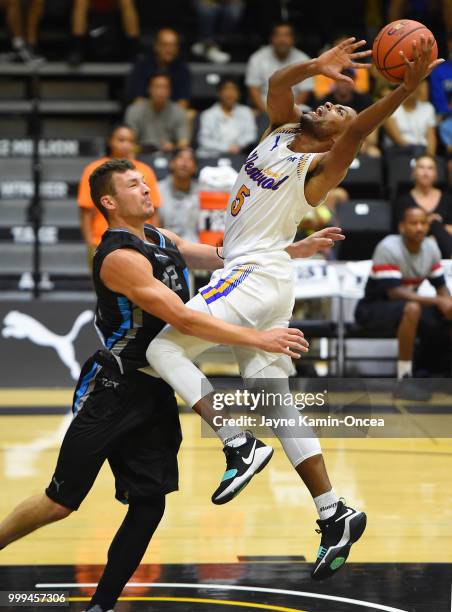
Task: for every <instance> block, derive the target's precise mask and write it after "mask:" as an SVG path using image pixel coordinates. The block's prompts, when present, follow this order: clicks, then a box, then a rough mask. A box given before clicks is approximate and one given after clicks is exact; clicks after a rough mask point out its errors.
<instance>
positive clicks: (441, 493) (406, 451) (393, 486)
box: [0, 414, 452, 565]
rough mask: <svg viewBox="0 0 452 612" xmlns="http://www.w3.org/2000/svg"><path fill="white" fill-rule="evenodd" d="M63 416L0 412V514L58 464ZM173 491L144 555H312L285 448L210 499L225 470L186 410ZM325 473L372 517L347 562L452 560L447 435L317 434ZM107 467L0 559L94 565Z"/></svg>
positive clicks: (208, 558) (104, 531)
mask: <svg viewBox="0 0 452 612" xmlns="http://www.w3.org/2000/svg"><path fill="white" fill-rule="evenodd" d="M61 423H62V417H61V416H2V417H1V421H0V425H1V453H0V470H1V473H2V476H3V478H2V495H1V496H0V515H1V516H4V515H5V514H6V513H7V512H9V511H10V510H11V509H12V507H13V506H14V505H15V504H16V503H18V502H19V501H21V500H22V499H23V498H24V497H26V496H28V495H30V494H33V493H39V492H41V491H42V490H43V489H44V487H45V486H46V485H47V483H48V481H49V479H50V477H51V475H52V472H53V468H54V465H55V462H56V457H57V450H58V449H57V443H56V440H55V438H56V434H55V432H57V431H58V429H59V428H61ZM182 426H183V431H184V442H183V445H182V449H181V452H180V473H181V478H180V491H179V492H177V493H173V494H171V495H169V496H168V499H167V510H166V514H165V517H164V519H163V521H162V524H161V526H160V527H159V530H158V532H157V534H156V536H155V538H154V540H153V542H152V544H151V547H150V549H149V551H148V552H147V553H146V557H145V560H144V561H145V563H157V564H158V563H172V564H174V563H180V564H193V563H234V562H236V561H237V559H238V557H251V558H268V557H275V556H276V557H286V558H287V557H298V558H299V557H300V556H304V557H305V558H306V560H307V561H309V562H312V561H313V559H314V557H315V555H316V552H317V547H318V543H319V538H318V535H317V534H316V533H315V531H314V528H315V527H316V525H315V519H316V514H315V510H314V507H313V504H312V501H311V499H310V498H309V495H308V494H307V492H306V490H305V489H304V487H303V486H302V485H301V483H300V481H299V479H298V476H297V475H296V473H295V472H294V471H293V469H292V468H291V466H290V465H289V463H288V462H287V459H286V457H285V455H284V454H283V452H282V450H281V449H280V447H279V446H278V442H277V441H275V446H276V449H277V450H276V452H275V455H274V457H273V459H272V461H271V463H270V464H269V466H268V467H267V468H266V469H265V470H264V471H263V472H262V473H261V474H259V475H258V476H257V477H256V478H255V479H254V480H253V482H252V483H251V484H250V485H249V486H248V488H247V489H246V490H245V491H244V492H243V493H242V494H241V495H240V496H239V497H238V498H237V499H235V500H233V501H232V502H231V503H230V504H227V505H225V506H218V507H217V506H214V505H212V503H211V502H210V496H211V493H212V491H213V490H214V489H215V487H216V486H217V483H218V480H219V478H220V475H221V474H222V472H223V469H224V458H223V453H222V452H221V450H220V446H219V443H218V442H217V440H216V439H201V438H200V424H199V421H198V419H197V417H196V416H195V415H191V414H183V415H182ZM323 448H324V452H325V457H326V461H327V465H328V467H329V471H330V476H331V477H332V481H333V483H334V486H335V488H336V490H337V492H338V493H339V494H340V495H342V496H344V497H345V498H346V499H347V501H348V503H349V504H350V505H353V506H356V507H360V508H363V509H365V510H366V512H367V514H368V517H369V523H368V528H367V531H366V534H365V537H363V539H362V541H361V542H360V543H359V544H358V545H357V546H355V547H354V548H353V551H352V555H351V557H350V560H351V561H353V562H360V563H370V562H372V563H374V562H377V563H396V562H410V563H438V562H444V563H449V562H451V561H452V507H451V505H450V480H451V474H452V448H451V446H450V443H449V442H448V441H447V440H440V439H437V440H434V439H433V440H430V439H411V440H410V439H405V440H396V439H393V440H366V439H361V440H359V439H355V440H325V441H324V443H323ZM113 491H114V490H113V480H112V477H111V475H110V473H109V470H108V467H105V468H104V469H103V470H102V472H101V474H100V476H99V478H98V480H97V482H96V483H95V485H94V487H93V490H92V491H91V493H90V495H89V496H88V498H87V499H86V501H85V503H84V504H83V505H82V507H81V509H80V510H79V511H78V512H76V513H74V514H73V515H72V516H71V517H69V518H68V519H66V520H65V521H62V522H60V523H57V524H54V525H51V526H48V527H45V528H43V529H41V530H39V531H38V532H36V533H35V534H32V535H30V536H28V537H27V538H24V539H23V540H21V541H19V542H17V543H15V544H13V545H11V546H10V547H8V548H7V549H5V550H4V551H1V553H0V563H1V564H3V565H34V564H49V565H54V564H63V565H80V564H102V563H104V560H105V558H106V552H107V548H108V545H109V543H110V541H111V539H112V537H113V535H114V533H115V531H116V529H117V527H118V525H119V523H120V522H121V520H122V517H123V515H124V511H125V509H124V507H123V506H122V505H121V504H119V503H118V502H116V501H115V500H114V498H113Z"/></svg>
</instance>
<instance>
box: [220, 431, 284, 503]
mask: <svg viewBox="0 0 452 612" xmlns="http://www.w3.org/2000/svg"><path fill="white" fill-rule="evenodd" d="M246 437H247V440H246V442H245V444H242V445H241V446H229V445H227V444H226V445H225V447H224V448H223V452H224V454H225V455H226V471H225V473H224V475H223V478H222V480H221V483H220V486H219V487H218V489H217V490H216V491H215V493H214V494H213V495H212V502H213V503H214V504H217V505H219V504H226V503H227V502H228V501H230V500H231V499H232V498H233V497H235V496H236V495H238V494H239V493H240V491H241V490H242V489H244V488H245V487H246V485H247V484H248V483H249V481H250V480H251V478H252V477H253V476H254V474H257V473H258V472H260V471H261V470H263V469H264V467H265V466H266V465H267V463H268V462H269V461H270V459H271V457H272V455H273V448H272V447H271V446H268V445H267V444H264V443H263V442H261V441H260V440H258V439H257V438H255V437H254V436H253V435H252V434H250V433H249V432H247V433H246Z"/></svg>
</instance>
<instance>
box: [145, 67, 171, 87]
mask: <svg viewBox="0 0 452 612" xmlns="http://www.w3.org/2000/svg"><path fill="white" fill-rule="evenodd" d="M159 77H163V78H165V79H168V81H169V82H170V85H171V75H170V73H169V72H168V71H167V70H156V71H155V72H153V73H152V74H151V76H150V77H149V79H148V87H149V85H150V84H151V83H152V81H153V80H154V79H158V78H159Z"/></svg>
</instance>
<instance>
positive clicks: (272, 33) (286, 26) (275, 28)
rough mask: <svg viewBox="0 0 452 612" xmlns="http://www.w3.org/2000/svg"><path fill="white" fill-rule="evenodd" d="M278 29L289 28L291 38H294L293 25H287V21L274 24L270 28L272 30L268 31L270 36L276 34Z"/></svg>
mask: <svg viewBox="0 0 452 612" xmlns="http://www.w3.org/2000/svg"><path fill="white" fill-rule="evenodd" d="M279 28H289V30H290V32H291V34H292V36H295V32H294V29H293V25H292V24H291V23H288V22H287V21H280V22H279V23H275V24H274V25H273V26H272V29H271V30H270V36H273V35H274V34H275V33H276V30H278V29H279Z"/></svg>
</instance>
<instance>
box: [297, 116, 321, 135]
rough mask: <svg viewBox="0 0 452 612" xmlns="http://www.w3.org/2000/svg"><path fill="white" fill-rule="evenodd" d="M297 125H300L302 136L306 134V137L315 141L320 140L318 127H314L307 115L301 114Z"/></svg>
mask: <svg viewBox="0 0 452 612" xmlns="http://www.w3.org/2000/svg"><path fill="white" fill-rule="evenodd" d="M299 124H300V128H301V131H302V132H303V134H306V135H307V136H311V137H313V138H316V139H320V138H321V134H320V133H319V130H318V126H317V125H315V122H314V121H313V119H311V117H310V116H309V115H308V114H307V113H302V115H301V117H300V121H299Z"/></svg>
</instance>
